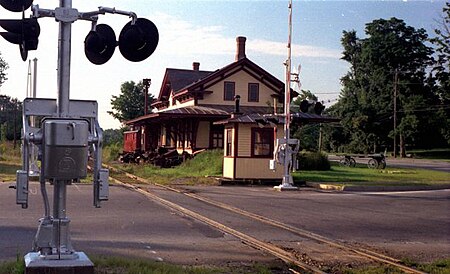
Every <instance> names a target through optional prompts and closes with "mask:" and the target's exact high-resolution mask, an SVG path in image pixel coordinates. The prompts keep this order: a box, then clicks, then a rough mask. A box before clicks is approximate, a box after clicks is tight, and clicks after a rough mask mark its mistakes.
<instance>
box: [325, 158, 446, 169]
mask: <svg viewBox="0 0 450 274" xmlns="http://www.w3.org/2000/svg"><path fill="white" fill-rule="evenodd" d="M328 158H329V159H330V161H339V160H340V159H341V157H339V156H336V155H329V156H328ZM354 159H355V160H356V162H357V163H360V164H367V162H368V161H369V158H359V157H354ZM386 165H387V167H404V168H423V169H431V170H436V171H444V172H450V162H445V161H438V160H428V159H414V158H393V157H387V158H386Z"/></svg>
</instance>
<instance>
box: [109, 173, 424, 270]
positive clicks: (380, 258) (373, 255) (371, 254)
mask: <svg viewBox="0 0 450 274" xmlns="http://www.w3.org/2000/svg"><path fill="white" fill-rule="evenodd" d="M106 167H107V168H109V169H111V170H112V171H115V172H118V173H122V174H124V175H125V176H127V177H129V178H131V179H134V180H136V181H139V182H141V183H145V184H152V185H155V186H158V187H161V188H164V189H167V190H170V191H174V192H177V193H180V194H183V195H186V196H188V197H191V198H193V199H196V200H198V201H201V202H204V203H207V204H210V205H213V206H215V207H218V208H222V209H225V210H228V211H231V212H234V213H237V214H240V215H243V216H246V217H248V218H251V219H254V220H257V221H260V222H263V223H266V224H269V225H272V226H274V227H278V228H281V229H284V230H287V231H289V232H291V233H294V234H296V235H299V236H302V237H305V238H309V239H312V240H315V241H317V242H320V243H325V244H328V245H330V246H333V247H336V248H339V249H343V250H346V251H350V252H353V253H355V254H357V255H360V256H362V257H366V258H368V259H371V260H374V261H377V262H380V263H383V264H388V265H391V266H395V267H397V268H399V269H401V270H403V271H404V272H406V273H414V274H426V272H422V271H419V270H417V269H414V268H411V267H408V266H405V265H403V264H401V263H400V260H398V259H395V258H392V257H389V256H386V255H384V254H381V253H378V252H375V251H372V250H368V249H363V248H355V247H352V246H349V245H345V244H343V243H340V242H338V241H335V240H332V239H329V238H327V237H324V236H321V235H318V234H315V233H313V232H310V231H307V230H303V229H300V228H297V227H293V226H290V225H288V224H285V223H282V222H279V221H276V220H273V219H270V218H267V217H264V216H261V215H258V214H255V213H251V212H248V211H245V210H243V209H240V208H236V207H233V206H230V205H228V204H225V203H222V202H218V201H215V200H211V199H209V198H206V197H202V196H199V195H197V194H194V193H189V192H186V191H183V190H180V189H177V188H173V187H170V186H165V185H161V184H157V183H151V182H149V181H148V180H146V179H144V178H140V177H138V176H136V175H133V174H130V173H127V172H124V171H121V170H118V169H116V168H114V167H111V166H106Z"/></svg>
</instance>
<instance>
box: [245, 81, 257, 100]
mask: <svg viewBox="0 0 450 274" xmlns="http://www.w3.org/2000/svg"><path fill="white" fill-rule="evenodd" d="M248 101H249V102H259V84H258V83H249V84H248Z"/></svg>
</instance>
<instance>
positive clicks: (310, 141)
mask: <svg viewBox="0 0 450 274" xmlns="http://www.w3.org/2000/svg"><path fill="white" fill-rule="evenodd" d="M303 100H312V101H318V100H319V99H318V98H317V96H316V95H315V94H314V93H312V92H311V91H310V90H301V91H300V94H299V96H297V98H295V100H294V101H293V102H292V104H291V109H292V111H300V103H301V102H302V101H303ZM319 130H320V125H319V124H300V125H299V124H292V126H291V136H292V137H293V138H295V139H299V140H300V148H301V150H308V151H318V149H319V143H318V142H319Z"/></svg>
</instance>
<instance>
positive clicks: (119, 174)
mask: <svg viewBox="0 0 450 274" xmlns="http://www.w3.org/2000/svg"><path fill="white" fill-rule="evenodd" d="M105 167H107V168H108V169H110V171H111V172H110V178H111V179H112V181H113V182H115V183H116V184H118V185H121V186H123V187H126V188H128V189H131V190H133V191H136V192H138V193H141V194H143V195H144V196H146V197H148V198H149V199H152V200H155V201H158V202H159V203H161V204H162V205H164V206H166V207H169V208H171V209H172V210H175V211H178V212H180V213H182V214H184V215H187V216H189V217H191V218H194V219H196V220H198V221H201V222H203V223H205V224H208V225H210V226H212V227H215V228H216V229H219V230H221V231H222V232H225V233H227V234H230V235H233V236H235V237H237V238H238V239H240V240H241V241H243V242H244V243H246V244H247V245H249V246H252V247H254V248H257V249H260V250H264V251H266V252H268V253H270V254H272V255H274V256H275V257H277V258H279V259H281V260H283V261H285V262H287V263H291V264H294V265H296V266H297V267H299V268H301V269H302V270H305V271H309V272H313V273H325V272H323V271H322V270H320V269H319V268H318V267H315V266H312V265H309V264H306V263H305V262H303V261H302V260H300V259H298V258H297V257H296V255H295V254H294V253H293V252H291V251H287V250H285V249H282V248H280V247H278V246H276V245H274V244H271V243H267V242H264V241H261V240H258V239H256V238H255V237H252V236H250V235H248V234H245V233H242V232H240V231H238V230H235V229H233V228H231V227H229V226H226V225H224V224H222V223H220V222H217V221H214V220H212V219H210V218H207V217H206V216H204V215H201V214H199V213H197V212H195V211H193V210H189V209H187V208H185V207H183V206H181V205H179V204H177V203H174V202H171V201H169V200H166V199H163V198H161V197H159V196H158V195H156V194H154V193H152V192H151V191H149V190H146V189H144V188H141V187H139V186H136V184H140V183H144V184H150V185H155V186H157V187H160V188H163V189H166V190H170V191H173V192H177V193H179V194H182V195H185V196H188V197H190V198H192V199H195V200H198V201H201V202H203V203H206V204H209V205H212V206H214V207H217V208H220V209H224V210H227V211H230V212H233V213H236V214H239V215H241V216H245V217H247V218H251V219H253V220H256V221H259V222H261V223H264V224H267V225H270V226H273V227H276V228H278V229H282V230H285V231H289V232H290V233H293V234H295V235H298V236H300V237H302V238H306V239H309V240H313V241H316V242H318V243H321V244H326V245H329V246H331V247H334V248H336V249H338V250H343V251H347V252H351V253H353V254H356V255H358V256H360V257H364V258H367V259H369V260H372V261H375V262H378V263H381V264H385V265H390V266H395V267H397V268H398V269H400V270H402V271H404V272H405V273H421V274H423V273H425V272H422V271H419V270H417V269H414V268H411V267H408V266H405V265H403V264H401V262H400V261H399V260H398V259H395V258H392V257H389V256H386V255H384V254H381V253H378V252H375V251H372V250H368V249H363V248H359V247H353V246H351V245H348V244H344V243H342V242H339V241H336V240H333V239H330V238H327V237H324V236H321V235H318V234H315V233H313V232H310V231H307V230H303V229H299V228H296V227H293V226H290V225H287V224H284V223H282V222H279V221H276V220H272V219H270V218H267V217H264V216H261V215H258V214H254V213H251V212H248V211H245V210H242V209H239V208H236V207H233V206H230V205H228V204H225V203H221V202H218V201H214V200H211V199H209V198H206V197H203V196H200V195H197V194H194V193H190V192H187V191H184V190H182V189H178V188H174V187H169V186H164V185H160V184H154V183H150V182H149V181H147V180H145V179H143V178H140V177H137V176H135V175H133V174H129V173H126V172H123V171H120V170H117V169H116V168H113V167H110V166H105ZM292 271H293V272H294V273H295V270H292Z"/></svg>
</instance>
